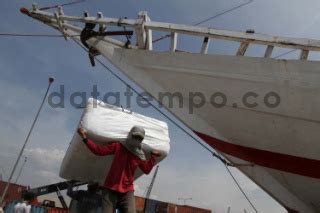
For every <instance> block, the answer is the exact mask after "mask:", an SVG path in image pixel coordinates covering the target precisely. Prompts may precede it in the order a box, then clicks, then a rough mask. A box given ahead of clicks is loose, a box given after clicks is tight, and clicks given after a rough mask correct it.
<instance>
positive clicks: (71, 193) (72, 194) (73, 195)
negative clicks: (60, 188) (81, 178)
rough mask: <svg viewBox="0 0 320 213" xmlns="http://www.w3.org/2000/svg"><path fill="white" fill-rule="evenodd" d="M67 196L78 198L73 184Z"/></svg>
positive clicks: (69, 187)
mask: <svg viewBox="0 0 320 213" xmlns="http://www.w3.org/2000/svg"><path fill="white" fill-rule="evenodd" d="M67 195H68V196H69V197H71V198H76V196H77V192H75V191H73V184H70V185H69V186H68V190H67Z"/></svg>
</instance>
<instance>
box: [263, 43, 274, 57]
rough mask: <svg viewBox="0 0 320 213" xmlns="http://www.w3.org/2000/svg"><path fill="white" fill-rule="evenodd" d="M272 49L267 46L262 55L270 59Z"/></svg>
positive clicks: (272, 47)
mask: <svg viewBox="0 0 320 213" xmlns="http://www.w3.org/2000/svg"><path fill="white" fill-rule="evenodd" d="M273 49H274V46H271V45H268V47H267V49H266V52H265V53H264V57H265V58H270V57H271V55H272V51H273Z"/></svg>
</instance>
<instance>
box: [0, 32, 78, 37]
mask: <svg viewBox="0 0 320 213" xmlns="http://www.w3.org/2000/svg"><path fill="white" fill-rule="evenodd" d="M0 36H4V37H53V38H60V37H64V36H63V35H55V34H30V33H0ZM73 36H80V35H71V36H70V37H73Z"/></svg>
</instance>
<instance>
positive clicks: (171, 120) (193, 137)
mask: <svg viewBox="0 0 320 213" xmlns="http://www.w3.org/2000/svg"><path fill="white" fill-rule="evenodd" d="M72 40H73V41H74V42H75V43H76V44H78V45H79V46H80V47H81V48H82V49H83V50H84V51H86V52H88V50H87V49H86V48H85V47H84V46H83V45H81V44H80V43H79V42H78V41H77V40H75V39H73V38H72ZM88 53H89V52H88ZM96 60H97V61H98V62H99V64H100V65H101V66H103V67H104V68H105V69H106V70H108V71H109V72H110V73H111V74H112V75H113V76H115V77H116V78H117V79H118V80H120V81H121V82H122V83H123V84H124V85H126V86H127V87H129V88H130V89H132V90H133V91H134V92H135V93H136V94H137V95H138V96H140V97H141V98H142V99H143V100H144V101H146V102H147V103H148V104H150V106H152V107H153V108H154V109H155V110H156V111H158V112H159V113H160V114H161V115H163V116H164V117H166V118H167V119H168V120H169V121H170V122H172V123H173V124H174V125H175V126H176V127H178V128H179V129H180V130H182V131H183V132H184V133H185V134H187V135H188V136H190V137H191V138H192V139H193V140H194V141H195V142H197V143H198V144H199V145H200V146H202V147H203V148H204V149H206V150H207V151H208V152H210V153H211V154H212V155H213V156H214V157H216V158H218V159H219V160H220V161H221V162H222V163H223V165H224V166H225V167H226V168H227V170H228V172H229V174H230V176H231V177H232V179H233V181H234V182H235V183H236V185H237V187H238V188H239V190H240V191H241V193H242V194H243V195H244V197H245V198H246V199H247V200H248V202H249V203H250V205H251V206H252V208H253V209H254V210H255V211H256V212H258V211H257V210H256V208H255V207H254V205H253V204H252V202H251V201H250V199H249V198H248V196H247V195H246V193H245V192H244V190H243V189H242V187H241V186H240V184H239V183H238V181H237V180H236V178H235V177H234V176H233V175H232V173H231V172H230V170H229V168H228V165H232V164H230V163H228V162H227V161H226V160H225V159H224V158H222V157H221V156H220V155H219V154H218V153H216V152H213V151H212V150H211V149H210V148H208V147H207V146H205V145H204V144H203V143H202V142H201V141H200V140H199V139H197V138H196V137H195V136H194V135H192V134H191V133H189V132H188V131H187V130H186V129H184V128H183V127H182V126H181V125H180V124H178V123H177V122H176V121H175V120H173V119H172V118H170V117H169V116H168V115H167V114H165V113H164V112H162V111H161V110H160V109H159V108H158V107H156V106H155V105H154V104H152V103H151V102H150V101H149V100H148V99H147V98H145V97H144V96H142V95H141V94H140V93H139V91H137V90H136V89H134V88H133V87H132V86H131V85H130V84H128V83H127V82H126V81H125V80H124V79H122V78H121V77H120V76H119V75H118V74H117V73H115V72H114V71H113V70H112V69H111V68H109V67H108V66H107V65H106V64H104V63H103V62H102V61H101V60H100V59H98V58H96ZM148 95H149V96H150V97H152V96H151V95H150V94H149V93H148ZM159 103H160V102H159ZM160 104H161V103H160ZM161 105H162V104H161ZM162 106H163V105H162Z"/></svg>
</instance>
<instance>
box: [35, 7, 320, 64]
mask: <svg viewBox="0 0 320 213" xmlns="http://www.w3.org/2000/svg"><path fill="white" fill-rule="evenodd" d="M30 16H32V17H33V18H36V19H38V20H40V21H42V22H44V23H46V24H48V25H50V26H52V27H54V28H56V29H57V30H59V31H61V32H62V34H63V35H64V36H65V38H66V39H67V38H68V37H70V36H76V35H75V34H74V32H76V33H78V34H80V33H81V31H82V28H80V27H78V26H76V25H75V24H70V23H71V22H74V23H76V22H81V23H94V24H97V25H99V29H106V27H109V26H118V27H126V29H132V30H133V31H135V37H136V45H133V44H132V45H130V46H128V45H126V44H125V42H122V41H119V40H116V39H112V38H109V37H104V38H101V39H102V40H105V41H107V42H109V43H112V44H114V45H116V46H120V47H127V48H133V49H146V50H153V43H154V41H155V40H153V32H162V33H168V35H166V36H165V37H169V38H170V45H169V49H168V51H171V52H178V51H179V50H178V49H177V43H178V35H179V34H182V35H189V36H195V37H201V38H202V39H203V41H202V45H201V49H200V53H202V54H208V49H209V45H210V40H212V39H219V40H227V41H234V42H238V43H239V47H238V49H237V51H236V52H235V53H234V54H235V55H237V56H245V53H246V51H247V49H248V47H249V45H251V44H258V45H264V46H265V53H264V57H265V58H271V57H272V53H273V50H274V48H275V47H280V48H287V49H292V50H298V51H300V56H299V59H300V60H307V59H308V56H309V53H310V51H320V41H319V40H314V39H305V38H290V37H280V36H270V35H266V34H260V33H255V32H254V30H248V31H246V32H238V31H229V30H219V29H214V28H207V27H199V26H188V25H182V24H172V23H163V22H155V21H151V19H150V17H149V16H148V14H147V12H145V11H142V12H139V14H138V19H127V18H107V17H104V16H103V14H102V13H101V12H98V13H97V16H91V17H90V16H89V14H88V13H87V12H85V13H84V16H83V17H77V16H67V15H65V14H64V13H63V10H62V7H58V10H57V12H55V13H49V12H45V11H42V10H39V9H38V8H37V6H36V5H33V9H32V10H31V11H30ZM68 30H70V31H68ZM71 32H73V33H71Z"/></svg>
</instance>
